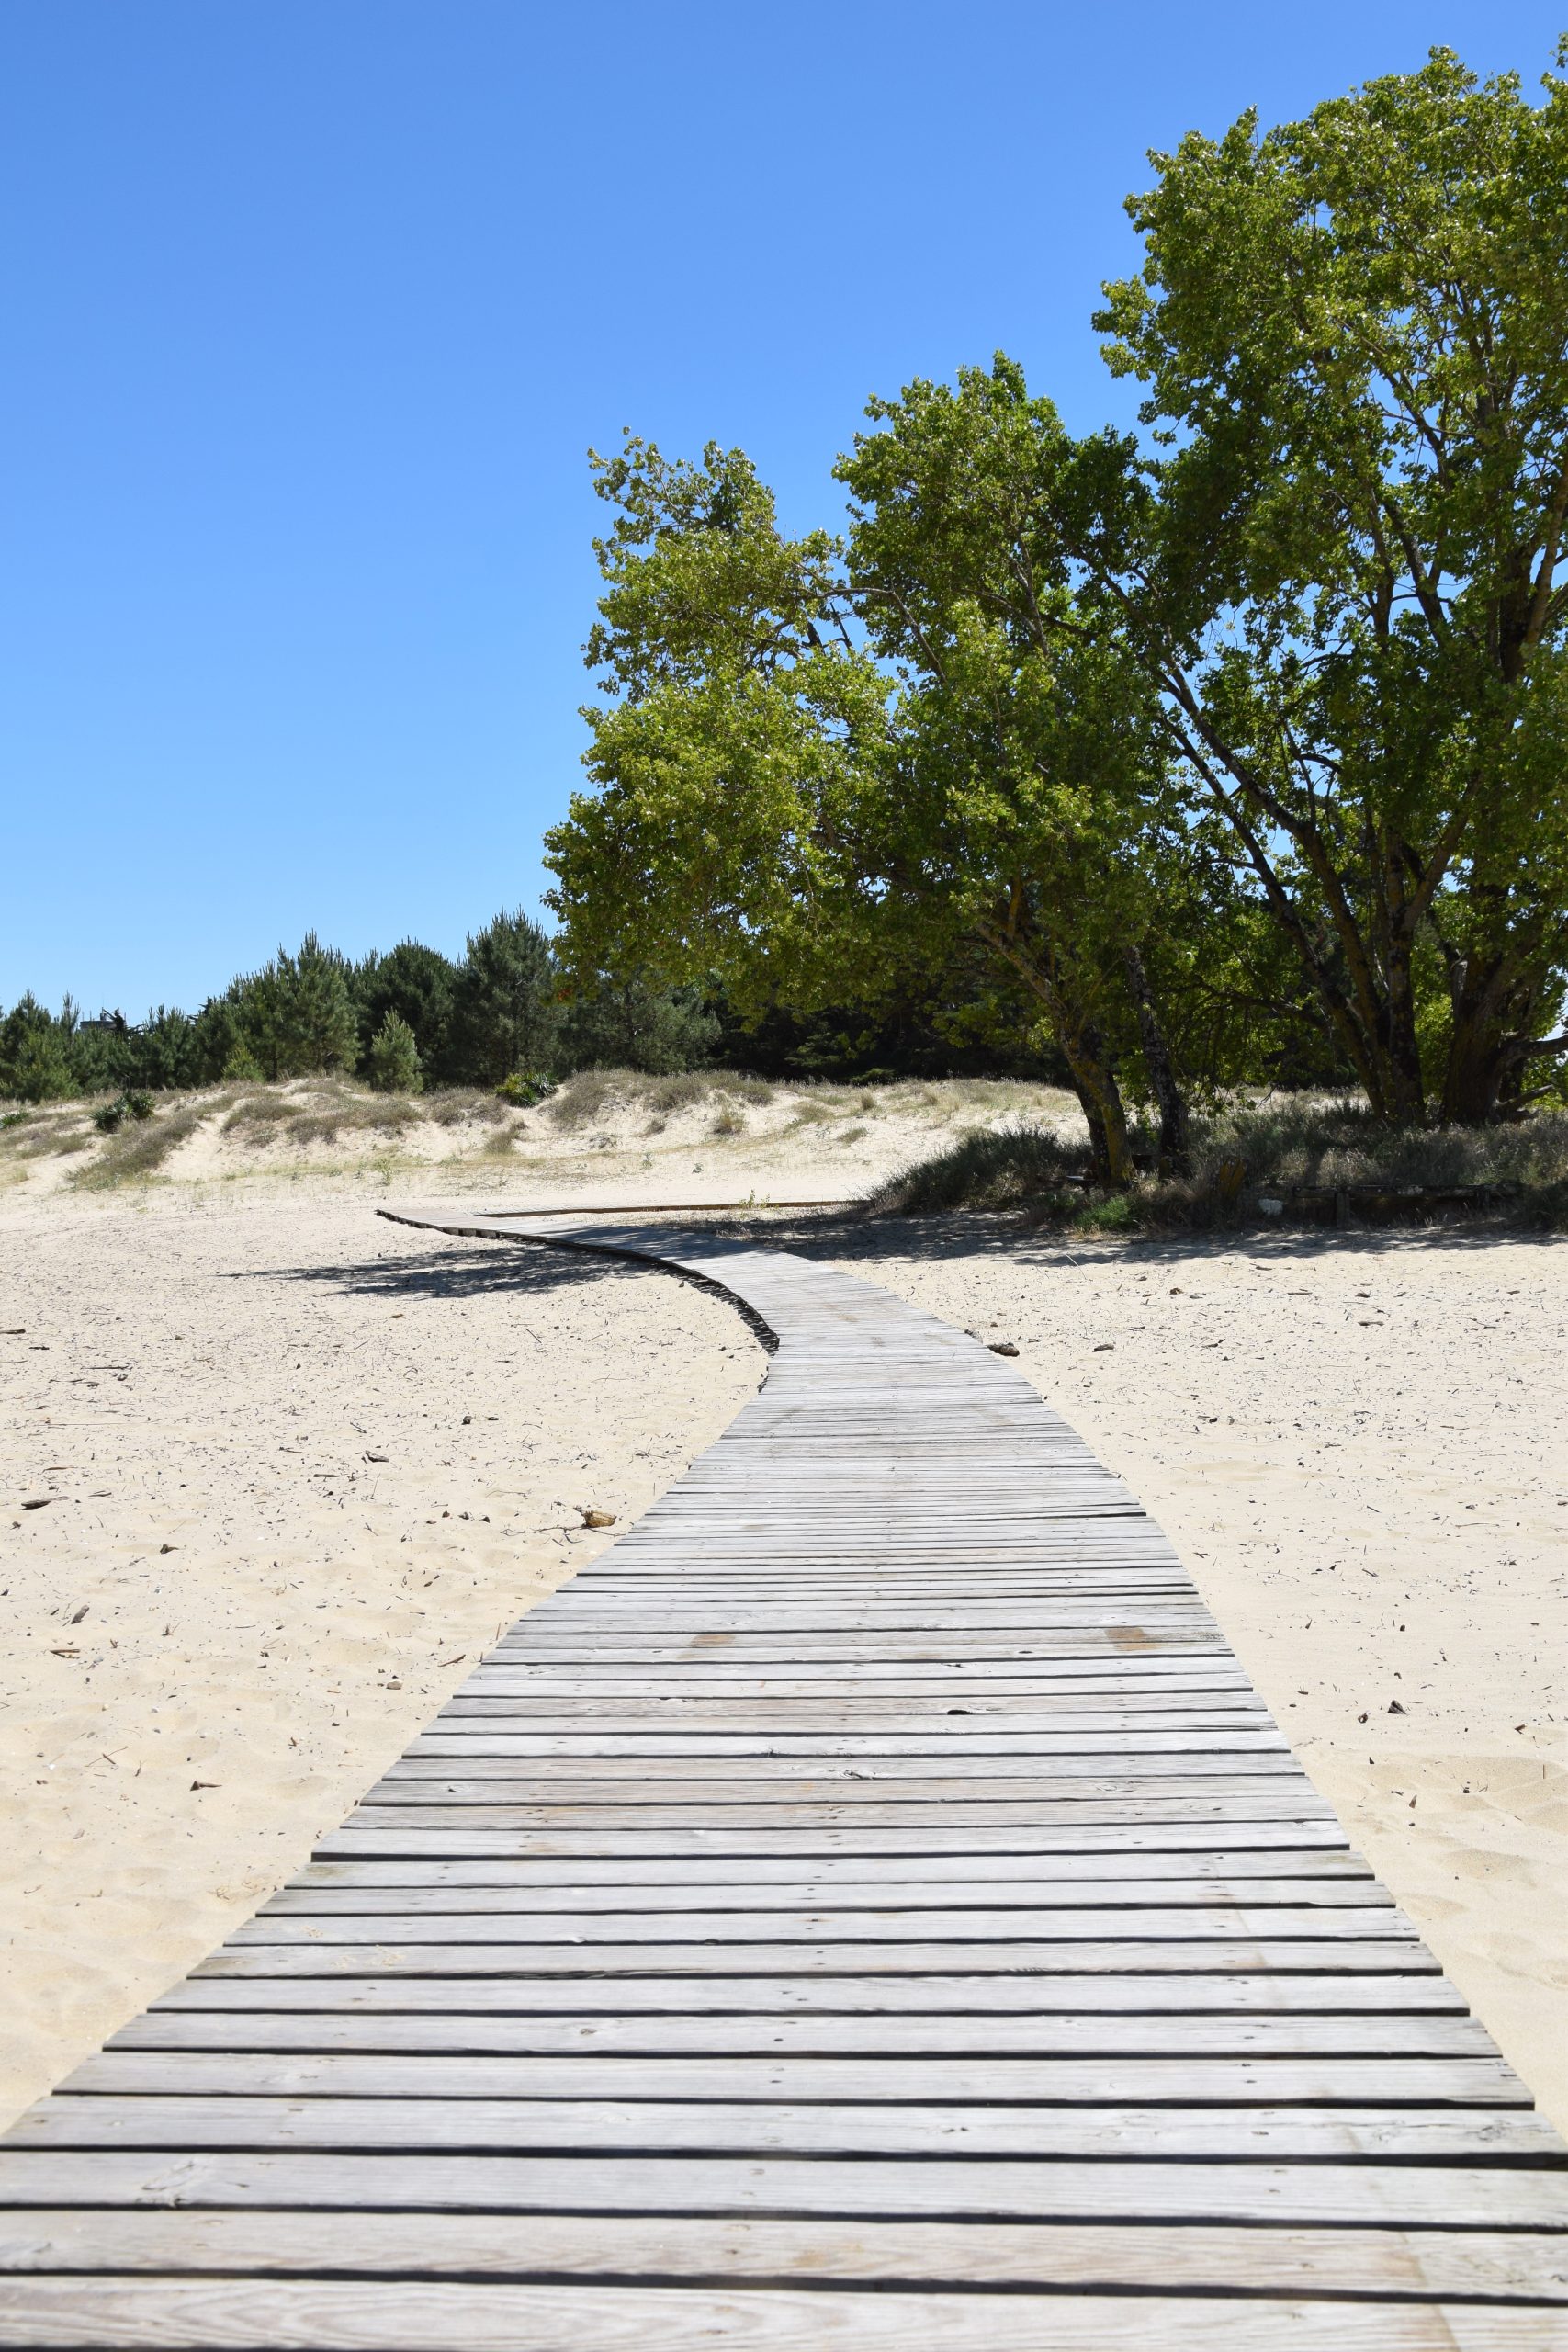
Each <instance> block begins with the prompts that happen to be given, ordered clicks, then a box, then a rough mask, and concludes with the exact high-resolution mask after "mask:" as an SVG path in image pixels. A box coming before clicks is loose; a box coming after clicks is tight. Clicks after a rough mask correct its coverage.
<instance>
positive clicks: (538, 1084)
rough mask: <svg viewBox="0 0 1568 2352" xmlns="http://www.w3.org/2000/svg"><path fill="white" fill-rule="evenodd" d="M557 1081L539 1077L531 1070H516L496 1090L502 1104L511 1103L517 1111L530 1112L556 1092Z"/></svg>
mask: <svg viewBox="0 0 1568 2352" xmlns="http://www.w3.org/2000/svg"><path fill="white" fill-rule="evenodd" d="M555 1083H556V1082H555V1080H554V1079H553V1078H544V1077H540V1076H538V1075H537V1074H536V1073H535V1072H534V1071H531V1070H520V1069H514V1070H513V1072H512V1073H511V1075H510V1077H507V1078H503V1079H502V1081H501V1084H500V1085H499V1086H498V1087H497V1088H496V1090H495V1091H496V1096H497V1099H498V1100H499V1101H500V1102H502V1103H511V1104H512V1105H513V1108H514V1109H516V1110H522V1111H530V1110H532V1109H533V1107H534V1105H535V1103H544V1102H546V1101H547V1100H548V1098H549V1096H550V1095H551V1094H552V1093H553V1092H554V1091H555Z"/></svg>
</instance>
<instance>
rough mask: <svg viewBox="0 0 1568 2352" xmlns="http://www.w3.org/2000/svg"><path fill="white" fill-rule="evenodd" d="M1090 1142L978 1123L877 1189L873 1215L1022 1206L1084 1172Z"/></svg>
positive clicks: (1037, 1130)
mask: <svg viewBox="0 0 1568 2352" xmlns="http://www.w3.org/2000/svg"><path fill="white" fill-rule="evenodd" d="M1088 1163H1089V1151H1088V1148H1087V1146H1077V1145H1073V1144H1068V1143H1064V1142H1063V1140H1062V1138H1061V1136H1058V1135H1055V1134H1053V1132H1052V1131H1051V1129H1050V1128H1049V1127H1039V1126H1030V1125H1015V1126H1008V1127H975V1128H972V1129H971V1130H970V1132H969V1134H967V1135H964V1136H959V1137H958V1139H957V1141H956V1142H955V1143H950V1144H948V1145H947V1146H945V1148H943V1149H942V1150H941V1151H936V1152H932V1153H931V1157H930V1158H929V1159H919V1160H916V1161H914V1162H913V1164H912V1165H911V1166H909V1167H908V1168H903V1169H900V1170H899V1171H898V1173H897V1175H895V1176H890V1177H888V1178H887V1179H886V1182H884V1183H882V1184H881V1185H879V1186H878V1188H877V1190H876V1191H875V1192H874V1193H872V1194H871V1196H870V1199H869V1200H868V1202H867V1204H866V1205H867V1207H868V1208H870V1209H871V1210H872V1211H873V1213H874V1214H876V1213H880V1214H881V1215H883V1216H922V1215H925V1214H928V1213H929V1212H930V1211H931V1210H932V1209H1003V1208H1019V1207H1021V1206H1022V1205H1023V1204H1025V1203H1026V1202H1032V1201H1037V1200H1039V1199H1040V1198H1041V1197H1042V1196H1043V1195H1048V1194H1051V1193H1055V1192H1058V1191H1060V1190H1061V1188H1062V1187H1063V1186H1064V1185H1065V1184H1067V1183H1069V1182H1071V1181H1072V1180H1073V1179H1074V1178H1075V1177H1077V1176H1079V1175H1081V1174H1082V1172H1083V1170H1084V1169H1085V1168H1086V1167H1087V1166H1088Z"/></svg>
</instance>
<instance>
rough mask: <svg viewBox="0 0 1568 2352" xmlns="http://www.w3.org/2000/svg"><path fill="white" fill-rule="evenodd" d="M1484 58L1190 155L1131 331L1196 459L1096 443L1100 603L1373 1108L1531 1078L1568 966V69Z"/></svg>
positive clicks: (1461, 1115) (1465, 1105)
mask: <svg viewBox="0 0 1568 2352" xmlns="http://www.w3.org/2000/svg"><path fill="white" fill-rule="evenodd" d="M1545 90H1546V96H1545V100H1544V103H1543V104H1542V105H1540V107H1531V106H1530V105H1529V103H1528V102H1527V100H1526V99H1525V98H1524V96H1522V94H1521V91H1520V87H1519V83H1518V78H1517V75H1513V74H1506V75H1502V76H1500V77H1498V78H1497V79H1495V80H1494V81H1491V82H1488V83H1485V84H1482V83H1479V82H1478V81H1477V80H1476V78H1475V76H1474V75H1472V74H1470V73H1468V72H1467V71H1466V70H1465V68H1464V67H1463V66H1462V65H1461V63H1460V62H1459V60H1458V59H1457V58H1456V57H1454V55H1453V54H1452V52H1451V51H1446V50H1434V51H1432V54H1431V58H1430V62H1428V63H1427V66H1425V67H1424V68H1423V69H1422V70H1421V71H1420V72H1419V73H1417V74H1393V75H1389V76H1386V77H1384V78H1383V79H1382V80H1379V81H1375V82H1371V83H1369V84H1368V85H1366V86H1365V88H1363V89H1360V90H1357V91H1353V92H1352V93H1351V94H1350V95H1349V96H1347V97H1344V98H1339V99H1336V100H1333V101H1331V102H1330V103H1328V104H1326V105H1324V106H1320V107H1316V108H1314V111H1313V112H1312V113H1311V114H1310V115H1309V116H1308V117H1307V118H1306V119H1304V120H1303V121H1302V122H1298V123H1292V124H1287V125H1284V126H1282V127H1280V128H1279V129H1277V130H1270V131H1269V132H1267V133H1266V134H1263V135H1261V136H1260V135H1259V134H1258V128H1257V123H1256V119H1255V118H1254V117H1252V116H1250V115H1247V116H1244V117H1243V118H1242V119H1241V120H1240V121H1238V122H1237V123H1236V124H1235V126H1234V127H1233V128H1232V129H1231V130H1230V131H1229V132H1227V133H1226V135H1225V136H1224V138H1223V139H1222V140H1220V141H1211V140H1207V139H1204V138H1201V137H1200V136H1198V135H1197V134H1192V135H1190V137H1188V138H1187V139H1185V140H1184V141H1182V142H1181V145H1180V147H1179V149H1178V150H1177V151H1176V153H1174V154H1171V155H1162V156H1156V158H1155V159H1154V160H1155V163H1156V170H1157V174H1158V178H1157V183H1156V187H1154V188H1152V189H1151V190H1149V191H1147V192H1146V193H1145V194H1144V195H1141V196H1139V197H1136V198H1132V199H1130V202H1129V208H1128V209H1129V211H1130V213H1131V215H1132V218H1133V220H1134V225H1135V226H1136V228H1137V229H1138V231H1139V232H1140V233H1141V235H1142V236H1143V238H1144V240H1145V264H1144V267H1143V270H1142V272H1141V274H1140V275H1139V276H1138V277H1135V278H1132V279H1129V280H1127V281H1125V282H1123V283H1121V284H1117V285H1113V286H1111V287H1109V288H1107V296H1108V301H1107V307H1106V309H1105V310H1104V311H1102V313H1101V314H1100V320H1099V321H1098V323H1099V324H1100V326H1101V327H1102V328H1103V329H1104V330H1105V331H1106V332H1107V334H1109V335H1110V337H1111V343H1110V346H1109V353H1108V356H1109V357H1110V359H1111V366H1112V368H1114V369H1115V370H1116V371H1117V372H1119V373H1133V374H1135V375H1137V376H1138V377H1139V378H1140V379H1142V380H1143V381H1144V383H1145V385H1146V386H1147V388H1148V399H1147V401H1146V403H1145V408H1144V412H1143V415H1144V421H1145V424H1147V425H1149V426H1151V427H1152V428H1154V433H1155V440H1156V445H1163V447H1165V449H1166V450H1168V453H1169V454H1168V455H1166V456H1164V457H1162V458H1160V459H1159V460H1158V462H1157V463H1156V464H1153V465H1147V464H1144V463H1141V462H1140V459H1139V457H1138V454H1137V451H1136V449H1135V448H1134V445H1133V444H1132V443H1130V442H1118V441H1116V440H1115V438H1114V437H1113V436H1110V435H1106V436H1102V437H1101V438H1100V440H1098V441H1096V442H1093V443H1086V444H1084V445H1082V447H1080V449H1079V450H1078V451H1077V453H1076V455H1075V458H1074V462H1073V465H1072V467H1071V468H1070V469H1068V473H1067V474H1066V475H1065V477H1064V481H1063V485H1062V490H1061V494H1060V496H1059V498H1058V500H1057V503H1056V512H1057V515H1058V518H1059V520H1060V523H1061V527H1062V543H1063V547H1064V549H1065V550H1066V551H1070V553H1071V554H1072V556H1073V557H1074V559H1075V560H1077V562H1079V563H1080V564H1081V566H1082V568H1083V571H1084V575H1085V580H1086V583H1087V593H1088V596H1089V602H1090V603H1091V604H1093V605H1098V608H1099V610H1100V616H1101V618H1102V620H1103V623H1104V625H1105V627H1106V628H1111V627H1114V628H1115V630H1116V632H1117V633H1118V635H1119V636H1120V637H1121V638H1122V640H1123V641H1125V642H1128V643H1130V644H1131V645H1133V646H1134V649H1135V650H1136V652H1137V655H1138V658H1139V659H1140V661H1141V662H1142V663H1143V665H1144V667H1145V671H1146V673H1147V674H1148V675H1149V676H1150V678H1151V680H1153V681H1154V682H1156V684H1157V686H1158V688H1159V692H1160V696H1161V707H1162V712H1163V716H1164V720H1165V724H1166V729H1167V732H1168V738H1169V741H1170V742H1171V745H1172V748H1173V750H1174V752H1176V753H1177V755H1178V756H1179V758H1180V760H1181V761H1182V763H1184V765H1185V768H1186V771H1187V773H1188V774H1189V775H1190V776H1191V777H1192V779H1193V781H1194V783H1195V785H1196V786H1197V787H1198V789H1199V792H1200V797H1201V799H1202V801H1203V803H1204V804H1205V805H1206V807H1207V808H1208V809H1210V810H1211V811H1212V812H1213V814H1214V816H1215V817H1216V818H1217V819H1218V820H1220V822H1221V823H1222V825H1223V826H1224V829H1225V831H1227V833H1228V834H1229V836H1230V839H1231V841H1232V842H1233V843H1234V845H1235V854H1237V855H1238V856H1239V857H1240V858H1241V860H1242V861H1243V863H1244V865H1245V867H1246V869H1247V874H1248V876H1249V884H1250V888H1251V889H1252V890H1253V892H1254V893H1255V894H1256V896H1257V897H1258V900H1259V902H1260V903H1263V904H1266V905H1267V906H1268V907H1269V910H1270V911H1271V913H1272V915H1273V918H1274V919H1275V920H1276V921H1277V922H1278V923H1279V924H1280V926H1281V928H1282V930H1283V932H1284V933H1285V934H1286V935H1287V936H1288V938H1289V940H1290V941H1291V944H1292V949H1293V952H1294V953H1295V954H1296V956H1298V958H1299V959H1300V962H1301V966H1302V968H1303V971H1304V973H1305V975H1306V976H1307V977H1308V978H1309V979H1310V982H1311V984H1312V987H1313V989H1314V992H1315V993H1316V995H1317V996H1318V999H1319V1001H1320V1002H1321V1003H1322V1005H1323V1008H1324V1011H1325V1015H1326V1017H1327V1019H1328V1021H1329V1022H1330V1023H1331V1024H1332V1027H1333V1029H1334V1032H1335V1035H1336V1036H1337V1040H1338V1043H1339V1045H1340V1046H1341V1049H1342V1050H1343V1052H1344V1053H1345V1054H1346V1056H1347V1057H1348V1060H1349V1062H1350V1064H1351V1066H1352V1067H1353V1068H1354V1069H1355V1070H1356V1071H1357V1074H1358V1076H1359V1080H1360V1082H1361V1084H1362V1086H1363V1088H1364V1090H1365V1091H1366V1094H1367V1098H1368V1100H1369V1102H1370V1103H1371V1104H1372V1105H1373V1107H1374V1108H1375V1109H1376V1110H1378V1111H1379V1113H1380V1114H1385V1115H1388V1116H1392V1117H1408V1116H1411V1115H1415V1114H1419V1112H1420V1111H1421V1109H1422V1107H1423V1104H1424V1102H1425V1100H1426V1096H1427V1087H1428V1085H1432V1086H1433V1087H1434V1091H1437V1092H1438V1095H1439V1098H1440V1100H1441V1103H1442V1106H1443V1111H1444V1114H1445V1115H1446V1116H1448V1117H1450V1118H1458V1119H1475V1118H1486V1117H1489V1116H1491V1115H1492V1114H1494V1113H1495V1111H1496V1109H1497V1108H1498V1107H1499V1106H1500V1105H1506V1104H1507V1103H1511V1102H1514V1101H1517V1099H1518V1098H1519V1096H1520V1094H1521V1093H1522V1092H1523V1091H1524V1089H1525V1086H1526V1081H1527V1077H1528V1075H1529V1069H1530V1066H1531V1064H1532V1062H1539V1059H1540V1052H1541V1046H1542V1040H1541V1034H1540V1033H1541V1027H1542V1024H1543V1023H1550V1022H1551V1018H1552V1017H1553V1015H1554V1014H1555V1012H1556V1008H1557V1006H1558V1004H1559V1002H1560V1001H1561V997H1562V989H1563V985H1564V980H1565V978H1568V815H1565V810H1564V802H1563V799H1562V792H1561V788H1560V783H1559V779H1560V777H1561V775H1562V765H1563V759H1564V754H1565V752H1568V641H1565V634H1564V632H1565V624H1568V596H1565V594H1564V591H1563V589H1562V586H1560V584H1559V582H1558V577H1557V575H1558V571H1559V569H1560V565H1561V560H1562V539H1563V523H1564V514H1565V507H1568V311H1564V307H1563V303H1562V285H1563V282H1564V276H1565V273H1568V205H1565V204H1564V202H1563V199H1562V190H1563V187H1564V185H1565V184H1568V85H1565V84H1564V83H1562V81H1560V80H1557V79H1555V78H1553V77H1550V76H1549V77H1548V78H1547V81H1546V85H1545Z"/></svg>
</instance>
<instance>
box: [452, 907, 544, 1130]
mask: <svg viewBox="0 0 1568 2352" xmlns="http://www.w3.org/2000/svg"><path fill="white" fill-rule="evenodd" d="M557 986H558V979H557V973H556V965H555V957H554V955H553V953H552V951H551V947H550V942H549V940H548V938H547V935H546V933H544V931H543V930H542V929H541V928H540V926H539V925H538V924H537V923H536V922H534V921H533V920H532V919H531V917H529V916H527V915H525V913H524V912H523V910H522V909H521V908H520V907H519V908H516V909H514V910H513V911H512V912H511V913H507V912H505V911H502V913H501V914H498V915H496V916H494V917H493V918H492V919H491V922H488V923H487V924H486V925H485V927H484V929H483V930H482V931H479V932H475V933H473V934H472V936H471V937H470V938H469V940H468V955H467V956H466V957H465V959H464V962H463V966H462V968H461V970H460V972H459V973H458V976H457V989H456V1001H455V1009H454V1014H453V1023H452V1028H453V1038H454V1044H453V1059H454V1061H455V1063H456V1066H457V1076H458V1077H459V1078H460V1079H461V1080H462V1082H463V1083H464V1084H467V1085H473V1086H490V1087H496V1086H499V1085H500V1084H501V1083H502V1080H503V1079H506V1078H508V1077H510V1076H511V1074H512V1072H513V1070H527V1069H549V1068H550V1067H551V1066H552V1064H553V1063H554V1061H555V1058H556V1045H557V1041H558V1037H559V1035H560V1011H559V1007H558V1004H557V1001H556V994H557Z"/></svg>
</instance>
